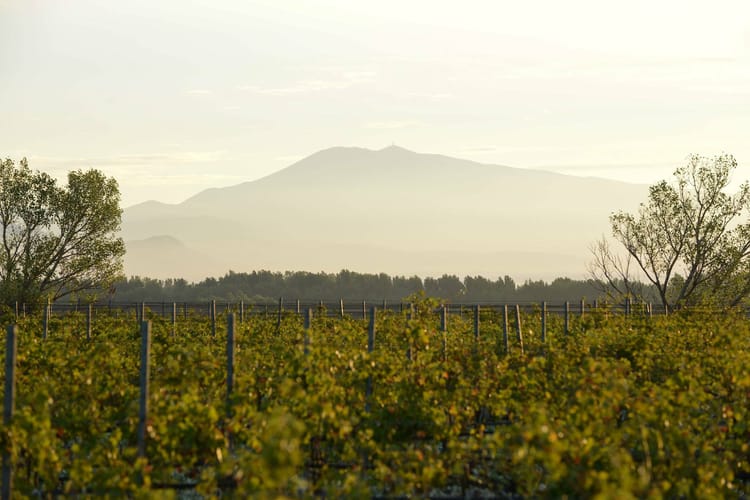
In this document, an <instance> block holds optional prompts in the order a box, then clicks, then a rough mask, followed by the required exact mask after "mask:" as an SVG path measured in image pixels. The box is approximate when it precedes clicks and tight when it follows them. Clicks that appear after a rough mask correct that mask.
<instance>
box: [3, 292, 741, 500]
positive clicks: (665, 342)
mask: <svg viewBox="0 0 750 500" xmlns="http://www.w3.org/2000/svg"><path fill="white" fill-rule="evenodd" d="M436 305H437V304H436V303H435V302H433V301H430V300H420V301H418V302H417V303H416V304H415V307H414V309H413V312H411V313H409V314H407V313H406V312H404V313H399V312H395V311H387V312H384V311H378V313H377V318H376V320H375V321H374V324H373V327H374V338H371V340H372V341H373V342H372V344H371V348H372V349H371V350H370V349H369V348H368V337H369V335H368V330H369V329H370V325H369V322H368V321H365V320H362V319H352V318H350V317H348V316H346V317H344V318H338V317H326V316H325V315H323V314H319V313H320V312H321V311H314V314H313V317H312V319H311V321H310V324H309V328H306V326H307V325H306V324H305V323H306V322H305V318H304V317H302V316H299V315H297V314H294V313H293V312H288V313H285V314H284V315H283V317H282V318H281V321H279V320H278V318H277V316H276V315H274V314H270V315H264V314H259V315H252V314H248V316H247V318H246V321H245V322H242V323H240V322H239V321H237V322H236V325H235V328H234V337H235V340H234V341H235V344H234V349H233V351H232V352H233V353H234V365H233V371H234V372H233V376H231V377H229V380H231V382H232V391H231V393H228V387H227V381H228V377H227V357H228V348H227V346H228V342H227V328H226V321H225V320H224V317H223V316H221V317H220V318H219V322H218V329H217V332H216V335H213V334H212V328H211V324H210V322H209V320H208V319H207V318H206V317H201V316H198V315H191V316H190V317H188V318H187V319H183V318H180V320H179V321H178V323H177V327H176V329H175V331H174V334H173V331H172V325H171V322H170V321H168V320H165V319H162V318H161V317H160V316H159V315H153V316H150V319H151V322H152V338H151V352H150V365H149V366H150V380H149V382H150V386H149V397H148V403H149V409H148V411H149V412H148V417H147V420H146V421H145V424H146V425H145V449H144V450H143V453H140V454H139V450H138V442H139V440H138V428H139V391H140V350H141V333H140V331H141V330H140V325H139V324H138V323H137V322H136V318H135V316H134V315H129V316H124V315H120V317H118V318H115V317H109V316H105V315H100V316H97V318H96V321H95V322H94V324H93V330H92V335H91V338H90V339H86V335H85V329H86V320H85V317H84V316H83V315H81V314H75V313H72V314H69V315H67V316H65V317H54V318H53V319H52V320H51V322H50V325H49V335H48V338H47V339H45V340H43V339H42V338H41V331H42V323H41V319H40V318H37V317H32V316H31V315H30V316H29V317H28V318H25V319H22V320H20V321H19V325H18V332H19V341H18V363H17V374H16V402H15V406H16V409H15V414H14V416H13V420H12V423H11V424H10V425H8V426H5V427H4V428H3V432H2V436H1V438H2V448H3V449H4V450H6V452H7V453H9V459H10V463H12V465H13V492H14V496H22V495H25V496H39V497H51V496H54V495H56V494H73V495H83V496H88V495H93V496H101V495H112V496H119V495H131V496H141V495H149V494H152V495H154V494H155V495H158V496H160V497H161V496H165V497H168V496H170V495H174V496H182V497H195V496H198V495H202V496H205V497H210V496H214V495H216V496H218V495H221V496H229V497H232V496H235V497H238V498H242V497H248V496H253V497H270V498H276V497H284V496H285V497H291V498H309V497H316V496H317V497H328V498H337V497H341V496H346V497H355V498H368V497H372V498H394V497H433V498H467V497H474V496H483V497H494V498H525V497H549V498H560V497H562V496H564V495H569V496H570V497H590V496H595V495H602V496H603V497H607V498H612V497H615V496H616V497H620V498H627V497H646V496H653V497H655V498H657V497H663V496H666V497H681V496H683V497H701V498H706V497H722V496H732V497H737V496H740V497H742V496H744V495H745V494H746V493H747V492H748V490H750V483H748V482H747V480H748V479H750V463H749V462H748V454H749V453H750V448H749V447H748V443H749V442H750V428H748V424H749V422H748V418H750V415H749V414H748V413H749V410H750V406H749V405H748V400H749V398H750V323H748V320H747V319H746V318H745V317H744V316H743V315H742V314H740V313H733V312H729V313H715V312H714V313H701V312H681V313H680V314H674V315H670V316H669V317H665V316H654V317H651V318H650V317H647V316H646V315H637V314H633V315H630V316H628V317H626V316H624V315H619V314H618V315H615V314H607V313H605V312H603V311H597V312H592V313H587V314H586V315H585V317H583V318H580V317H575V318H573V319H572V320H571V324H570V327H569V333H568V334H567V335H566V334H565V333H564V325H563V320H562V318H561V317H559V316H556V315H552V314H550V315H549V317H548V318H547V335H546V341H545V342H542V339H541V335H540V332H541V328H542V325H541V317H540V314H539V312H538V311H535V312H525V313H523V314H522V316H521V324H522V328H521V331H522V334H523V343H522V344H521V343H520V342H519V340H518V338H517V336H516V331H515V318H514V317H511V332H512V333H511V335H510V341H509V346H508V347H509V348H508V349H507V350H506V346H505V342H504V340H503V321H502V317H501V315H500V314H499V313H497V312H494V311H490V310H487V311H483V312H482V313H481V314H482V315H481V318H480V319H481V321H480V328H479V335H478V336H475V334H474V331H475V330H474V318H473V316H472V314H471V311H470V310H469V311H467V312H466V313H465V314H463V315H458V314H451V315H450V316H449V318H448V324H447V333H443V332H442V329H441V325H440V319H441V318H440V316H439V314H437V313H435V306H436ZM147 317H148V315H147Z"/></svg>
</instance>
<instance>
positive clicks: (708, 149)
mask: <svg viewBox="0 0 750 500" xmlns="http://www.w3.org/2000/svg"><path fill="white" fill-rule="evenodd" d="M748 137H750V2H748V1H747V0H713V1H711V2H709V1H704V0H701V1H690V0H682V1H673V0H659V1H654V0H650V1H641V0H630V1H628V2H623V1H617V2H615V1H607V0H591V1H589V0H568V1H565V2H559V1H553V0H550V1H541V0H537V1H533V0H531V1H525V2H520V1H518V0H514V1H499V0H494V1H479V0H463V1H461V2H458V1H441V0H431V1H427V0H425V1H422V0H379V1H377V2H373V1H359V0H314V1H313V0H304V1H302V0H300V1H284V0H243V1H240V0H236V1H234V0H232V1H224V0H211V1H198V0H194V1H177V0H168V1H163V0H158V1H157V0H148V1H146V0H128V1H106V0H0V156H3V157H6V156H9V157H12V158H15V159H18V158H20V157H22V156H27V157H28V158H29V159H30V161H31V164H32V166H33V167H36V168H40V169H44V170H47V171H50V172H52V173H54V174H55V175H62V174H64V172H66V171H67V170H69V169H72V168H86V167H95V168H99V169H102V170H104V171H105V172H106V173H108V174H109V175H114V176H116V177H117V178H118V180H119V181H120V184H121V191H122V193H123V203H124V205H126V206H127V205H130V204H133V203H136V202H140V201H144V200H146V199H158V200H161V201H167V202H178V201H181V200H183V199H184V198H186V197H187V196H189V195H191V194H194V193H195V192H197V191H199V190H201V189H203V188H205V187H213V186H224V185H230V184H236V183H238V182H242V181H246V180H252V179H255V178H258V177H261V176H264V175H267V174H269V173H271V172H274V171H276V170H278V169H280V168H283V167H285V166H287V165H289V164H290V163H292V162H293V161H294V160H296V159H299V158H302V157H304V156H307V155H309V154H311V153H313V152H315V151H317V150H320V149H324V148H327V147H331V146H339V145H343V146H362V147H367V148H372V149H380V148H382V147H384V146H387V145H389V144H391V143H396V144H398V145H400V146H403V147H406V148H408V149H412V150H415V151H419V152H430V153H442V154H446V155H451V156H457V157H461V158H467V159H472V160H476V161H481V162H486V163H499V164H505V165H511V166H517V167H534V168H545V169H551V170H556V171H561V172H567V173H575V174H580V175H598V176H605V177H613V178H618V179H626V180H632V181H636V182H651V181H654V180H656V179H659V178H663V177H665V176H668V175H669V173H670V172H671V171H672V170H673V168H674V167H676V166H678V165H680V164H681V163H682V162H683V160H684V158H685V157H686V156H687V155H688V154H689V153H701V154H706V155H713V154H717V153H720V152H722V151H725V152H728V153H732V154H734V155H735V156H736V157H737V159H738V160H739V162H740V164H741V165H742V168H741V171H740V172H739V173H738V176H739V177H742V178H750V140H749V139H748Z"/></svg>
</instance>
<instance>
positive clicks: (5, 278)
mask: <svg viewBox="0 0 750 500" xmlns="http://www.w3.org/2000/svg"><path fill="white" fill-rule="evenodd" d="M121 215H122V210H121V209H120V192H119V189H118V186H117V181H116V180H115V179H113V178H108V177H106V176H104V174H102V173H101V172H99V171H97V170H88V171H85V172H84V171H81V170H76V171H73V172H70V173H69V174H68V182H67V185H66V186H64V187H59V186H58V185H57V182H56V181H55V179H53V178H52V177H51V176H49V175H48V174H46V173H44V172H39V171H32V170H31V169H30V168H29V166H28V162H27V161H26V159H23V160H21V161H20V162H19V163H18V164H15V163H14V162H13V161H12V160H10V159H6V160H4V161H2V160H0V229H1V230H2V241H1V242H0V246H1V248H0V303H4V304H8V305H10V304H11V303H13V302H15V301H18V302H24V303H26V304H34V303H38V302H39V301H40V300H42V299H43V298H45V297H49V298H50V299H53V300H54V299H58V298H60V297H63V296H65V295H68V294H71V293H78V292H86V291H94V290H96V289H101V288H103V287H107V286H109V285H110V284H112V283H113V282H115V281H116V280H118V279H121V278H122V257H123V255H124V254H125V246H124V244H123V241H122V239H120V238H119V237H117V235H116V234H117V231H118V230H119V229H120V218H121Z"/></svg>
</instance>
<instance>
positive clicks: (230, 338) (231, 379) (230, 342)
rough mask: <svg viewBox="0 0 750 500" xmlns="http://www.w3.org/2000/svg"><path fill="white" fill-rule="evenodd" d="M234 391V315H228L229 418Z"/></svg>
mask: <svg viewBox="0 0 750 500" xmlns="http://www.w3.org/2000/svg"><path fill="white" fill-rule="evenodd" d="M233 389H234V313H229V314H227V417H231V407H232V406H231V405H232V403H231V401H232V390H233Z"/></svg>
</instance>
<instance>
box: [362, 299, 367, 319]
mask: <svg viewBox="0 0 750 500" xmlns="http://www.w3.org/2000/svg"><path fill="white" fill-rule="evenodd" d="M362 319H365V320H366V319H367V302H365V301H364V300H363V301H362Z"/></svg>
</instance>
